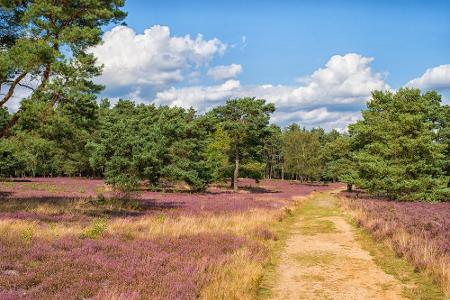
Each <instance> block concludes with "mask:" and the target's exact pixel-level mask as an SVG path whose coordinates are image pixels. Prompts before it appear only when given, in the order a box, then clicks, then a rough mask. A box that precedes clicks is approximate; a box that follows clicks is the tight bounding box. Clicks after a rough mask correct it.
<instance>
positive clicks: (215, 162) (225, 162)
mask: <svg viewBox="0 0 450 300" xmlns="http://www.w3.org/2000/svg"><path fill="white" fill-rule="evenodd" d="M207 144H208V145H207V149H206V161H207V163H208V166H209V168H210V172H211V177H212V178H211V179H212V181H220V180H225V179H226V178H227V177H229V176H228V174H229V169H230V161H229V154H230V150H231V139H230V137H229V136H228V134H227V133H226V132H225V130H224V129H223V126H221V125H220V124H218V125H217V128H216V130H214V131H213V132H210V133H209V135H208V142H207Z"/></svg>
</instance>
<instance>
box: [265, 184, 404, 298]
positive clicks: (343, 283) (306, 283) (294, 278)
mask: <svg viewBox="0 0 450 300" xmlns="http://www.w3.org/2000/svg"><path fill="white" fill-rule="evenodd" d="M277 274H278V276H277V277H278V279H277V283H276V286H275V287H274V289H273V296H274V297H273V298H274V299H390V300H391V299H403V298H402V296H401V291H402V284H401V283H400V282H399V281H397V280H396V279H395V278H394V277H393V276H391V275H388V274H386V273H384V272H383V270H382V269H380V268H379V267H378V266H377V265H376V264H375V263H374V262H373V260H372V257H371V256H370V254H369V253H368V252H367V251H365V250H363V249H362V248H361V246H360V245H359V244H358V242H357V241H356V240H355V233H354V232H353V229H352V226H351V225H350V224H348V223H347V222H346V220H345V219H344V217H343V216H342V214H341V212H340V211H339V210H338V209H337V208H336V206H335V205H334V201H333V196H331V195H330V194H328V193H321V194H318V195H317V196H316V197H314V198H313V199H312V200H310V201H308V202H307V203H306V204H305V206H304V207H303V208H302V211H301V216H300V217H299V219H298V221H296V222H295V223H294V224H293V225H292V226H291V228H290V238H289V239H288V240H287V243H286V248H285V250H284V252H283V254H282V257H281V261H280V265H279V266H278V270H277Z"/></svg>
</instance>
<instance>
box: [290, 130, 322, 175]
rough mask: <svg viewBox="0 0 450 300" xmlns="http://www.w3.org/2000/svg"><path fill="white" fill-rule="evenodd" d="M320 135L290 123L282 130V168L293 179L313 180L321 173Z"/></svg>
mask: <svg viewBox="0 0 450 300" xmlns="http://www.w3.org/2000/svg"><path fill="white" fill-rule="evenodd" d="M320 147H321V144H320V136H319V135H318V134H317V133H316V132H314V131H313V132H309V131H307V130H306V129H301V128H300V127H299V126H298V125H297V124H292V125H290V126H289V127H288V128H286V129H285V131H284V132H283V158H284V169H285V172H286V173H289V174H290V175H291V177H293V178H295V179H300V180H301V181H304V180H315V179H319V177H320V174H321V160H320V156H319V155H318V153H319V150H320Z"/></svg>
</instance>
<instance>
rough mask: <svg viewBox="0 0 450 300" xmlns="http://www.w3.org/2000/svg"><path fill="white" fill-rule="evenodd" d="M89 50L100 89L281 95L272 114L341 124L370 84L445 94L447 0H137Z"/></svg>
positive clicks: (277, 118) (449, 77)
mask: <svg viewBox="0 0 450 300" xmlns="http://www.w3.org/2000/svg"><path fill="white" fill-rule="evenodd" d="M125 10H126V11H127V12H128V17H127V18H126V20H125V23H124V24H114V25H110V26H108V27H105V28H104V30H105V33H104V36H103V43H102V44H101V45H99V46H96V47H94V48H92V49H90V50H89V51H90V52H91V53H93V54H94V55H96V56H97V59H98V62H99V63H101V64H103V65H104V71H103V75H102V76H101V77H99V78H97V79H96V80H97V81H98V82H99V83H102V84H105V85H106V90H105V91H104V92H103V94H102V95H101V97H109V98H111V99H113V100H117V99H119V98H127V99H131V100H134V101H136V102H139V103H155V104H158V105H171V106H182V107H186V108H187V107H194V108H196V109H197V110H198V111H199V112H200V113H202V112H204V111H207V110H208V109H210V108H211V107H214V106H216V105H220V104H223V103H224V102H225V101H226V99H229V98H236V97H245V96H249V97H257V98H263V99H266V100H267V101H269V102H273V103H275V105H276V107H277V111H276V113H275V114H274V116H273V118H272V122H274V123H277V124H279V125H281V126H286V125H287V124H290V123H293V122H296V123H299V124H300V125H301V126H306V127H309V128H310V127H317V126H321V127H323V128H325V129H326V130H330V129H332V128H336V129H338V130H341V131H344V130H345V129H346V127H347V125H348V124H350V123H353V122H355V121H356V120H358V119H359V118H360V117H361V114H360V111H361V109H363V108H364V107H365V103H366V101H367V100H368V99H370V93H371V91H372V90H396V89H398V88H401V87H417V88H421V89H422V90H431V89H436V90H438V92H440V93H441V94H442V95H443V97H444V103H449V100H448V99H449V96H450V1H437V0H427V1H413V0H410V1H401V0H397V1H395V0H391V1H384V0H378V1H362V0H361V1H350V0H348V1H345V0H341V1H331V0H330V1H321V0H309V1H308V0H305V1H300V0H298V1H289V0H284V1H275V0H258V1H256V0H245V1H244V0H240V1H236V0H228V1H214V0H209V1H195V0H191V1H178V0H164V1H162V0H160V1H154V0H152V1H143V0H142V1H138V0H127V1H126V6H125Z"/></svg>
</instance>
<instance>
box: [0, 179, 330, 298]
mask: <svg viewBox="0 0 450 300" xmlns="http://www.w3.org/2000/svg"><path fill="white" fill-rule="evenodd" d="M240 184H241V186H242V187H243V188H242V191H240V192H238V193H232V192H230V191H229V190H228V189H227V188H226V187H224V186H213V187H211V188H209V189H208V191H207V192H205V193H201V194H193V193H181V192H178V193H174V192H150V191H144V190H143V191H141V192H139V193H136V194H134V195H132V196H133V197H132V198H130V199H127V200H123V199H121V200H119V199H117V198H116V197H115V196H116V195H115V194H114V193H113V192H111V191H110V190H109V189H108V188H107V187H106V185H105V184H104V183H103V181H102V180H88V179H78V178H34V179H31V178H28V179H26V178H24V179H20V180H15V181H5V182H1V183H0V194H1V202H0V299H36V298H38V299H46V298H47V299H48V298H57V299H62V298H64V299H85V298H95V299H140V298H151V299H193V298H205V299H206V298H207V299H215V298H225V299H231V298H235V299H236V298H238V299H248V298H252V297H253V296H254V295H255V294H256V292H257V289H258V286H259V283H260V280H261V278H262V274H263V269H264V266H265V265H266V264H267V263H268V262H269V260H270V255H271V250H272V249H273V248H274V247H276V246H277V243H278V237H277V235H276V233H275V232H273V230H272V229H271V227H273V224H274V223H277V222H280V221H282V220H283V219H284V217H285V216H286V214H287V213H288V212H289V210H287V209H286V208H287V207H291V206H293V205H295V203H298V202H299V201H300V199H301V197H302V196H306V195H309V194H310V193H312V192H313V191H326V190H332V189H336V188H338V187H339V185H312V184H310V185H307V184H299V183H295V182H290V181H275V180H273V181H269V180H263V181H261V182H260V183H259V184H257V183H255V182H254V181H251V180H241V182H240Z"/></svg>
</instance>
